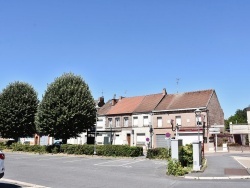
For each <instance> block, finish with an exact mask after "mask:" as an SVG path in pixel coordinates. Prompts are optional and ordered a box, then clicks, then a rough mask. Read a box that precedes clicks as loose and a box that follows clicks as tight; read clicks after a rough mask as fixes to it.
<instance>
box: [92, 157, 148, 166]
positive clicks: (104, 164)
mask: <svg viewBox="0 0 250 188" xmlns="http://www.w3.org/2000/svg"><path fill="white" fill-rule="evenodd" d="M122 160H123V159H120V160H115V161H109V162H104V163H98V164H94V165H96V166H121V167H129V168H131V166H128V165H130V164H134V163H138V162H141V161H145V160H144V159H142V160H136V161H133V162H129V163H125V164H107V163H113V162H117V161H122ZM127 161H128V160H123V162H127Z"/></svg>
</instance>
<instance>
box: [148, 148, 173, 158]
mask: <svg viewBox="0 0 250 188" xmlns="http://www.w3.org/2000/svg"><path fill="white" fill-rule="evenodd" d="M170 153H171V152H170V149H166V148H154V149H148V151H147V158H149V159H169V158H170V155H171V154H170Z"/></svg>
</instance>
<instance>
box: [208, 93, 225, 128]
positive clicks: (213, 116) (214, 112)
mask: <svg viewBox="0 0 250 188" xmlns="http://www.w3.org/2000/svg"><path fill="white" fill-rule="evenodd" d="M207 109H208V110H209V111H208V126H211V125H214V124H215V123H216V124H217V125H224V112H223V110H222V108H221V106H220V102H219V100H218V97H217V95H216V93H215V92H214V93H213V95H212V97H211V99H210V101H209V104H208V106H207Z"/></svg>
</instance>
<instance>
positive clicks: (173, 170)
mask: <svg viewBox="0 0 250 188" xmlns="http://www.w3.org/2000/svg"><path fill="white" fill-rule="evenodd" d="M186 173H187V170H186V169H185V168H183V167H182V166H181V163H180V162H179V161H177V160H176V159H173V160H172V159H171V160H169V161H168V166H167V174H168V175H174V176H183V175H184V174H186Z"/></svg>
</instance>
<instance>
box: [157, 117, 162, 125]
mask: <svg viewBox="0 0 250 188" xmlns="http://www.w3.org/2000/svg"><path fill="white" fill-rule="evenodd" d="M160 120H161V121H160ZM157 127H162V117H157Z"/></svg>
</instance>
